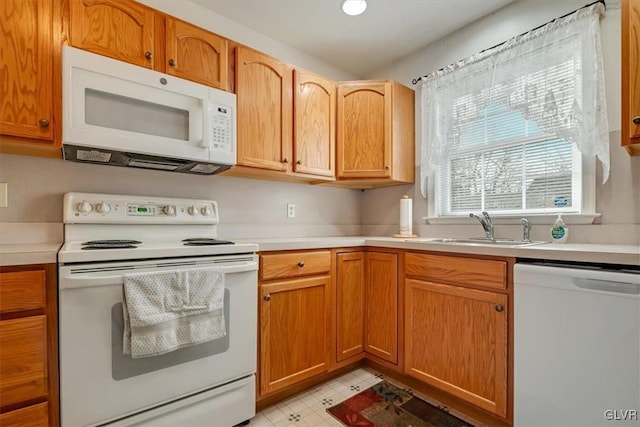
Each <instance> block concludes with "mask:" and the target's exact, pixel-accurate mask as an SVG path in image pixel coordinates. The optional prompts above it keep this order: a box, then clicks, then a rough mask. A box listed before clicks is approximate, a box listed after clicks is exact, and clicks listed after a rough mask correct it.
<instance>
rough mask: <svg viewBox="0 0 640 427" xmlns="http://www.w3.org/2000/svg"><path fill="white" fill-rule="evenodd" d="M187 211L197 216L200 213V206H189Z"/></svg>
mask: <svg viewBox="0 0 640 427" xmlns="http://www.w3.org/2000/svg"><path fill="white" fill-rule="evenodd" d="M187 212H189V215H191V216H196V215H198V208H196V207H195V206H189V208H188V209H187Z"/></svg>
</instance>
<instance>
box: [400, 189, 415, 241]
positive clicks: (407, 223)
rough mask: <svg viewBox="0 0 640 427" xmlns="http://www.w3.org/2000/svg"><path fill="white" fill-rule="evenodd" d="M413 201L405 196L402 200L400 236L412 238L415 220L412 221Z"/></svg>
mask: <svg viewBox="0 0 640 427" xmlns="http://www.w3.org/2000/svg"><path fill="white" fill-rule="evenodd" d="M411 202H412V200H411V199H410V198H409V196H407V195H404V196H402V199H400V234H402V235H405V236H410V235H411V234H413V230H412V228H413V219H412V213H413V208H412V203H411Z"/></svg>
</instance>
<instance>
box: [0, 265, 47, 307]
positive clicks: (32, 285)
mask: <svg viewBox="0 0 640 427" xmlns="http://www.w3.org/2000/svg"><path fill="white" fill-rule="evenodd" d="M45 300H46V287H45V272H44V270H34V271H14V272H2V273H0V312H2V313H8V312H12V311H23V310H34V309H39V308H44V306H45Z"/></svg>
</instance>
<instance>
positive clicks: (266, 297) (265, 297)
mask: <svg viewBox="0 0 640 427" xmlns="http://www.w3.org/2000/svg"><path fill="white" fill-rule="evenodd" d="M262 299H264V300H265V301H271V295H269V294H267V295H265V296H264V297H263V298H262Z"/></svg>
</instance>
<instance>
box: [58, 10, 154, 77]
mask: <svg viewBox="0 0 640 427" xmlns="http://www.w3.org/2000/svg"><path fill="white" fill-rule="evenodd" d="M70 13H71V18H70V24H69V31H70V44H71V46H75V47H77V48H80V49H84V50H88V51H91V52H94V53H97V54H100V55H104V56H108V57H111V58H115V59H118V60H120V61H125V62H129V63H131V64H135V65H139V66H141V67H146V68H153V38H154V21H153V11H152V10H151V9H149V8H147V7H146V6H143V5H142V4H140V3H136V2H134V1H131V0H71V10H70Z"/></svg>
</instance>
